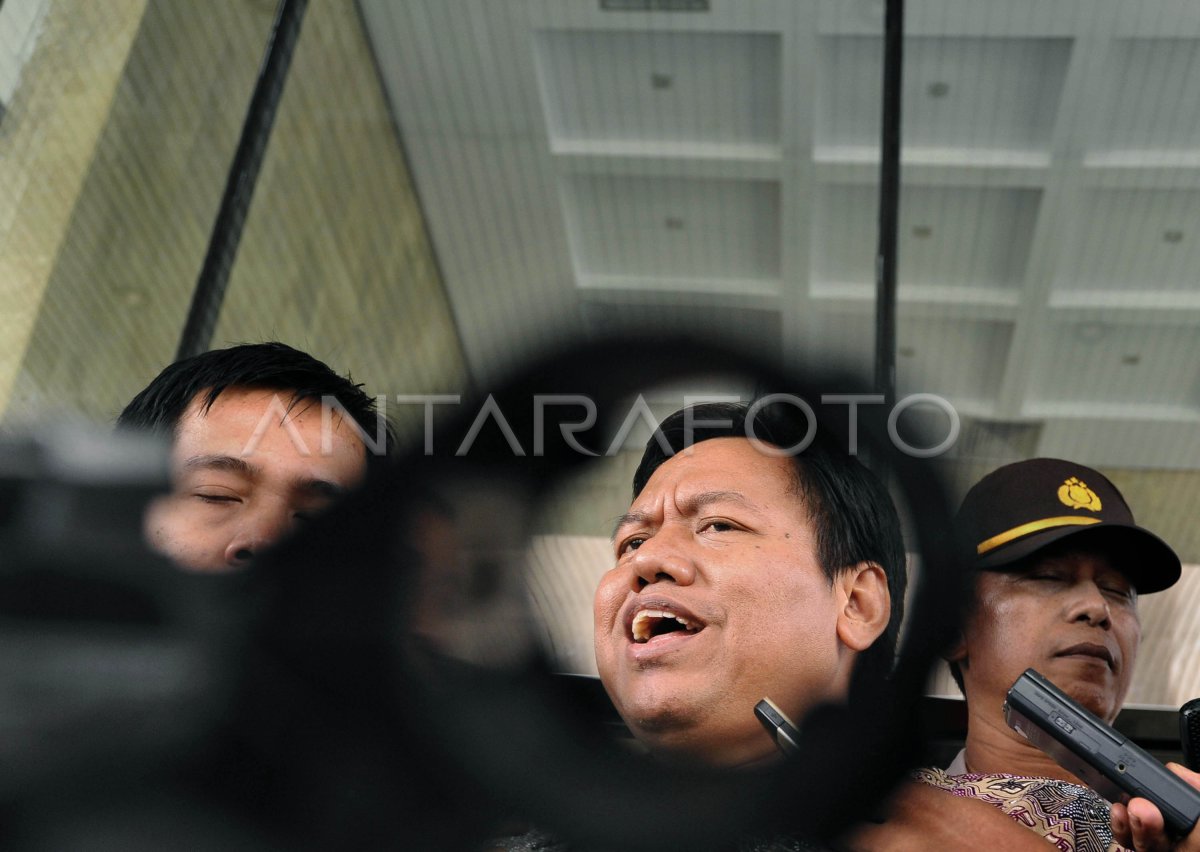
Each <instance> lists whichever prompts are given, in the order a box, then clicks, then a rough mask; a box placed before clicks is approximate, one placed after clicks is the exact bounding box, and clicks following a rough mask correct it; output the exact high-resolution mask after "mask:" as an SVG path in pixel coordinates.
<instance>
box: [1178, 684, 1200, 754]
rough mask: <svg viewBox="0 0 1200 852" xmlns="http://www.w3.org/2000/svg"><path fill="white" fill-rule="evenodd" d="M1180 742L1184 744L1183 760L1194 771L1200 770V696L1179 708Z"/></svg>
mask: <svg viewBox="0 0 1200 852" xmlns="http://www.w3.org/2000/svg"><path fill="white" fill-rule="evenodd" d="M1179 742H1180V744H1181V745H1182V746H1183V762H1184V763H1186V764H1187V767H1188V769H1191V770H1192V771H1193V772H1200V698H1193V699H1192V700H1191V701H1189V702H1188V703H1187V704H1184V705H1183V706H1182V707H1180V708H1179Z"/></svg>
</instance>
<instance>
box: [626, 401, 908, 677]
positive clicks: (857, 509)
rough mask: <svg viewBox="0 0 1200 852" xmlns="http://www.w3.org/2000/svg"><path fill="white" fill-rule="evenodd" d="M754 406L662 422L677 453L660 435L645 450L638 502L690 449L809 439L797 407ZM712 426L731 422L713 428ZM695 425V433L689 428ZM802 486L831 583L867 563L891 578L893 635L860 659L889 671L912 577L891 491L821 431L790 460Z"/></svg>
mask: <svg viewBox="0 0 1200 852" xmlns="http://www.w3.org/2000/svg"><path fill="white" fill-rule="evenodd" d="M750 411H751V406H750V405H746V404H743V403H706V404H702V405H695V406H692V407H691V408H689V409H683V410H680V411H677V412H675V413H674V414H672V415H671V416H670V417H668V418H666V419H665V420H664V421H663V422H662V423H661V424H659V427H658V428H659V431H660V432H661V433H662V435H663V437H664V438H665V440H666V443H667V445H668V446H669V447H670V448H671V450H672V452H671V454H670V455H668V454H667V453H666V452H664V450H663V448H662V446H660V444H659V441H658V439H657V437H656V436H651V438H650V440H649V441H648V442H647V444H646V449H645V452H644V453H643V455H642V460H641V462H640V463H639V464H638V467H637V470H636V471H635V473H634V476H633V496H634V498H636V497H637V496H638V495H639V494H640V493H641V492H642V489H643V488H645V487H646V483H647V482H649V480H650V477H651V476H652V475H653V474H654V471H656V470H657V469H658V468H659V466H661V465H662V464H663V463H664V462H666V461H667V460H668V459H669V458H671V457H672V456H673V455H674V454H675V453H678V452H680V451H681V450H683V449H685V448H686V447H688V446H692V445H694V444H698V443H700V442H701V441H707V440H710V439H712V438H751V439H755V440H758V441H762V442H765V443H767V444H772V445H774V446H776V447H779V448H789V447H794V446H797V445H798V444H800V443H801V442H802V441H804V439H805V436H806V435H807V433H808V428H809V424H808V420H807V419H806V418H805V417H804V416H803V415H802V414H800V412H799V411H798V409H796V408H795V407H794V406H790V405H786V404H782V403H776V404H771V405H764V406H762V407H761V408H758V409H756V410H755V411H754V416H753V418H751V419H748V415H749V413H750ZM706 421H727V422H728V425H716V426H714V425H711V424H707V423H706ZM689 427H690V428H689ZM791 461H792V465H793V468H794V471H795V477H796V487H797V491H798V493H799V494H800V496H801V497H802V498H803V502H804V504H805V506H806V508H807V510H808V512H809V514H810V519H811V521H812V524H813V527H814V529H815V531H816V534H817V556H818V559H819V560H820V563H821V568H822V570H823V571H824V573H825V575H826V576H827V577H828V578H829V580H830V581H831V582H832V581H833V580H834V579H835V578H836V577H837V576H838V575H839V574H840V573H841V572H842V571H843V570H845V569H847V568H849V567H851V566H854V565H856V564H858V563H860V562H874V563H877V564H878V565H879V566H880V567H881V568H882V569H883V571H884V573H885V574H886V575H887V583H888V592H889V595H890V596H891V617H890V619H889V620H888V626H887V629H886V630H885V631H884V633H883V635H881V636H880V637H879V639H878V640H877V641H876V642H875V644H874V645H872V646H871V648H870V649H869V650H868V651H866V652H864V654H863V655H862V659H861V660H860V661H859V671H860V673H866V674H869V675H871V676H874V675H879V674H885V673H887V672H888V671H890V669H891V666H892V662H893V657H894V655H895V649H896V641H897V637H898V635H899V631H900V622H901V620H902V618H903V614H904V591H905V588H906V586H907V582H908V574H907V570H906V564H905V555H904V537H903V533H902V532H901V526H900V518H899V516H898V515H897V513H896V507H895V505H894V504H893V503H892V499H891V497H890V496H889V494H888V492H887V489H886V488H885V487H884V485H883V483H882V482H880V481H879V479H878V477H876V476H875V474H873V473H872V472H871V471H870V470H868V469H867V468H866V467H864V466H863V465H862V464H861V463H860V462H859V461H858V460H857V459H856V458H855V457H854V456H852V455H850V454H849V452H848V451H847V450H846V449H845V448H844V447H842V446H840V445H839V443H838V442H837V441H836V440H834V439H833V438H832V437H831V436H829V435H827V434H824V433H823V432H822V431H820V430H818V432H817V434H816V436H815V437H814V439H813V441H812V442H811V443H810V444H809V445H808V446H807V447H806V448H805V449H804V450H803V451H801V452H799V453H796V454H794V455H792V456H791Z"/></svg>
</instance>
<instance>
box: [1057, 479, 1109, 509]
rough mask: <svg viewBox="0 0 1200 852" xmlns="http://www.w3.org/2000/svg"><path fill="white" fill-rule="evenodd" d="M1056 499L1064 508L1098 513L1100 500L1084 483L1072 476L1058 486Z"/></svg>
mask: <svg viewBox="0 0 1200 852" xmlns="http://www.w3.org/2000/svg"><path fill="white" fill-rule="evenodd" d="M1058 499H1059V500H1060V501H1061V502H1062V504H1063V505H1064V506H1069V507H1070V508H1072V509H1087V510H1088V511H1089V512H1099V511H1100V498H1099V497H1097V496H1096V492H1095V491H1093V490H1092V489H1090V488H1088V487H1087V483H1086V482H1083V481H1081V480H1080V479H1078V478H1076V477H1074V476H1072V477H1071V478H1070V479H1068V480H1067V481H1066V482H1064V483H1063V484H1062V485H1060V486H1058Z"/></svg>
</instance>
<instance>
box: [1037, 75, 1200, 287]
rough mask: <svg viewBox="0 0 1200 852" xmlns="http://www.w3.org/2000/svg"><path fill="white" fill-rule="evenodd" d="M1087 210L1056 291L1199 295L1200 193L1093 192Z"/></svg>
mask: <svg viewBox="0 0 1200 852" xmlns="http://www.w3.org/2000/svg"><path fill="white" fill-rule="evenodd" d="M1198 91H1200V90H1198ZM1198 100H1200V98H1198ZM1082 206H1083V208H1084V209H1086V210H1087V211H1088V214H1089V215H1088V216H1087V217H1080V218H1079V219H1077V220H1076V222H1075V225H1076V228H1077V232H1076V235H1075V237H1074V242H1073V244H1072V246H1071V250H1070V251H1068V252H1066V254H1065V256H1064V258H1063V262H1062V264H1061V266H1060V267H1059V278H1058V281H1057V282H1056V286H1057V287H1059V288H1061V289H1064V290H1107V291H1112V290H1129V289H1137V290H1173V291H1180V290H1189V291H1192V292H1195V293H1200V275H1198V271H1200V190H1197V189H1174V190H1168V189H1090V190H1085V191H1084V201H1083V204H1082Z"/></svg>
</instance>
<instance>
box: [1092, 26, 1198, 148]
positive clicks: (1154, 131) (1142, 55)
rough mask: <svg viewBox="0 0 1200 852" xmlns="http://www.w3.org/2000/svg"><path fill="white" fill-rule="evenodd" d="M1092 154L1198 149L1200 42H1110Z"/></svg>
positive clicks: (1186, 40) (1176, 40) (1163, 40)
mask: <svg viewBox="0 0 1200 852" xmlns="http://www.w3.org/2000/svg"><path fill="white" fill-rule="evenodd" d="M1106 73H1107V74H1108V85H1107V86H1106V88H1105V95H1104V100H1103V107H1102V109H1100V110H1099V111H1098V113H1097V120H1096V122H1095V126H1094V129H1092V131H1091V133H1090V135H1089V149H1090V150H1094V151H1156V150H1157V151H1164V150H1169V151H1178V150H1186V151H1195V150H1197V149H1200V97H1197V95H1196V93H1197V92H1200V40H1198V39H1195V38H1153V39H1150V38H1130V39H1114V40H1113V41H1112V43H1111V45H1110V47H1109V55H1108V61H1107V63H1106Z"/></svg>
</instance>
